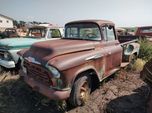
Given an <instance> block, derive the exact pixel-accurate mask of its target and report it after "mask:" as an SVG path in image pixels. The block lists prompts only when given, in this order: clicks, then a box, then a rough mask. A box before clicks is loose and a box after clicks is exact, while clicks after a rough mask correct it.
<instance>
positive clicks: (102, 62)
mask: <svg viewBox="0 0 152 113" xmlns="http://www.w3.org/2000/svg"><path fill="white" fill-rule="evenodd" d="M123 43H124V44H123ZM123 43H120V42H119V40H118V38H117V35H116V31H115V26H114V23H113V22H111V21H106V20H81V21H74V22H69V23H67V24H66V25H65V37H63V38H62V39H59V40H53V41H44V42H40V43H39V42H38V43H35V44H33V45H32V46H31V48H30V49H28V50H23V51H20V52H19V53H18V54H19V55H20V58H21V59H22V63H21V64H22V68H21V70H20V76H22V77H23V78H24V80H25V82H26V83H27V84H28V85H29V86H31V87H32V88H33V89H34V90H36V91H38V92H40V93H41V94H43V95H45V96H47V97H48V98H50V99H55V100H68V101H69V103H70V104H71V105H73V106H81V105H84V104H85V103H86V102H87V100H88V97H89V95H90V93H91V91H92V90H93V89H94V88H95V87H98V85H99V83H100V82H101V81H102V80H104V79H105V78H107V77H108V76H110V75H111V74H113V73H115V72H116V71H117V70H119V69H120V67H121V64H122V61H123V57H122V56H123V55H126V54H124V51H125V50H126V49H128V51H127V55H128V56H129V55H131V54H138V49H139V45H138V44H137V43H135V42H134V41H127V42H124V41H123ZM123 45H125V50H124V48H123V47H122V46H123ZM130 48H131V49H130ZM132 49H133V50H132Z"/></svg>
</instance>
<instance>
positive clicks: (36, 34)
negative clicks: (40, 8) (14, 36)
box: [27, 28, 47, 38]
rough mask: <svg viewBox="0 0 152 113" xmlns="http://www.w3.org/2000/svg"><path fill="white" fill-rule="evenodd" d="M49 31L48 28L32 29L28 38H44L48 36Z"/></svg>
mask: <svg viewBox="0 0 152 113" xmlns="http://www.w3.org/2000/svg"><path fill="white" fill-rule="evenodd" d="M46 32H47V29H46V28H30V29H29V31H28V33H27V36H29V37H33V38H44V37H45V35H46Z"/></svg>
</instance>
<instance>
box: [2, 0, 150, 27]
mask: <svg viewBox="0 0 152 113" xmlns="http://www.w3.org/2000/svg"><path fill="white" fill-rule="evenodd" d="M151 5H152V0H0V14H3V15H6V16H9V17H12V18H13V19H15V20H23V21H26V22H27V21H39V22H50V23H55V24H58V25H60V26H64V25H65V23H67V22H70V21H74V20H84V19H102V20H111V21H113V22H114V23H115V25H116V26H118V27H134V26H146V25H152V6H151Z"/></svg>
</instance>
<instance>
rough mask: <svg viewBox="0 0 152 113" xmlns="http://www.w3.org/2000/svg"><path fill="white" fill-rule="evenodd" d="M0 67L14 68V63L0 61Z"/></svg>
mask: <svg viewBox="0 0 152 113" xmlns="http://www.w3.org/2000/svg"><path fill="white" fill-rule="evenodd" d="M0 66H3V67H5V68H15V62H14V61H6V60H2V59H0Z"/></svg>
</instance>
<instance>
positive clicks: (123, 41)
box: [118, 35, 139, 44]
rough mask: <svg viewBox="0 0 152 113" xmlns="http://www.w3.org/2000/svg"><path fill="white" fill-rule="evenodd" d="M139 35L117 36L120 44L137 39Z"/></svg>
mask: <svg viewBox="0 0 152 113" xmlns="http://www.w3.org/2000/svg"><path fill="white" fill-rule="evenodd" d="M138 39H139V36H132V35H127V36H118V40H119V42H120V43H121V44H125V43H126V44H127V43H130V42H134V41H138Z"/></svg>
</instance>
